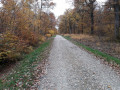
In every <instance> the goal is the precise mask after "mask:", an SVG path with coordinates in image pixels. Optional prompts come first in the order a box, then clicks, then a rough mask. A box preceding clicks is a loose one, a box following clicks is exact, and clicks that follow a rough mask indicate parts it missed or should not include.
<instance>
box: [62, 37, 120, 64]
mask: <svg viewBox="0 0 120 90" xmlns="http://www.w3.org/2000/svg"><path fill="white" fill-rule="evenodd" d="M64 38H66V39H67V40H72V39H71V37H70V36H64ZM74 43H75V44H76V45H78V46H81V47H83V48H84V49H86V50H88V51H90V52H92V53H94V54H95V55H96V56H100V57H102V58H104V59H105V60H106V61H108V62H111V61H112V62H114V63H116V64H118V65H120V59H118V58H116V57H113V56H110V55H108V54H107V53H103V52H101V51H99V50H97V49H93V48H91V47H87V46H85V45H83V44H81V43H79V42H76V41H74Z"/></svg>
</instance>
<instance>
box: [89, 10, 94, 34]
mask: <svg viewBox="0 0 120 90" xmlns="http://www.w3.org/2000/svg"><path fill="white" fill-rule="evenodd" d="M90 17H91V34H94V11H93V10H91V13H90Z"/></svg>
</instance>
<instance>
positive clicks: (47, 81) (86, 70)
mask: <svg viewBox="0 0 120 90" xmlns="http://www.w3.org/2000/svg"><path fill="white" fill-rule="evenodd" d="M38 89H39V90H120V77H119V76H118V75H117V73H116V72H115V71H114V70H112V68H110V67H109V66H107V65H104V64H102V63H100V61H99V60H98V59H97V58H96V57H95V56H93V55H91V54H89V53H88V52H86V51H84V50H83V49H81V48H79V47H77V46H76V45H74V44H72V43H71V42H70V41H68V40H66V39H64V38H63V37H61V36H59V35H57V36H56V38H55V39H54V42H53V47H52V50H51V52H50V56H49V59H48V64H47V65H46V75H45V76H44V77H43V78H41V84H40V86H39V87H38Z"/></svg>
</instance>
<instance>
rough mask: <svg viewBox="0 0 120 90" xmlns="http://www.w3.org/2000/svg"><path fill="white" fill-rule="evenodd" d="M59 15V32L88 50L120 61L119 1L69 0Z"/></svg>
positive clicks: (116, 61) (110, 59)
mask: <svg viewBox="0 0 120 90" xmlns="http://www.w3.org/2000/svg"><path fill="white" fill-rule="evenodd" d="M72 1H73V5H74V8H73V9H68V10H66V12H65V13H64V15H61V16H60V17H59V18H58V21H59V33H60V34H62V35H64V36H65V37H67V38H69V37H70V38H72V40H74V41H77V42H78V43H79V45H80V46H82V47H83V48H85V49H87V50H88V51H90V52H92V53H94V54H96V55H99V56H102V57H103V58H105V59H106V60H107V61H109V62H110V61H113V62H115V63H116V64H120V1H119V0H106V1H105V3H102V5H101V4H100V3H99V2H97V0H72Z"/></svg>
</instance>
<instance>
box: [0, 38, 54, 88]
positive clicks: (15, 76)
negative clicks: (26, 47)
mask: <svg viewBox="0 0 120 90" xmlns="http://www.w3.org/2000/svg"><path fill="white" fill-rule="evenodd" d="M51 42H52V39H49V40H47V41H46V42H44V43H43V44H41V45H40V46H39V47H38V48H37V49H36V50H34V51H33V52H31V53H30V54H28V55H26V56H25V57H24V59H23V60H22V61H20V62H19V64H18V65H17V66H16V68H15V69H14V70H12V71H11V73H10V74H8V75H7V76H4V77H2V78H1V79H0V90H4V89H10V90H18V89H29V88H30V87H31V86H32V85H33V84H34V80H35V79H36V76H37V75H36V74H35V70H36V69H35V68H36V67H37V66H38V65H39V64H40V63H41V62H42V61H41V60H43V59H44V58H45V57H46V56H44V55H43V54H42V53H44V51H45V49H46V48H47V47H49V46H50V43H51ZM47 52H48V51H47ZM38 70H40V72H42V70H41V68H39V69H38ZM39 74H40V73H39Z"/></svg>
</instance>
